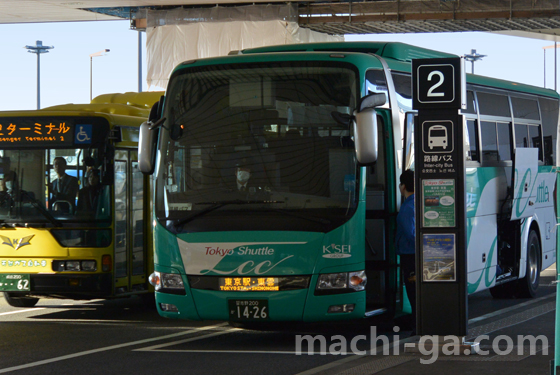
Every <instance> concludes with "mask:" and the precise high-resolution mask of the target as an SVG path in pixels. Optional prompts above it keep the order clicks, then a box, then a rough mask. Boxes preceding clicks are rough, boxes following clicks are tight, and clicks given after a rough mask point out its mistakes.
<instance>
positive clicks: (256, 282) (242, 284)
mask: <svg viewBox="0 0 560 375" xmlns="http://www.w3.org/2000/svg"><path fill="white" fill-rule="evenodd" d="M220 290H222V291H230V292H255V291H257V292H272V291H278V290H280V287H279V285H278V278H277V277H221V278H220Z"/></svg>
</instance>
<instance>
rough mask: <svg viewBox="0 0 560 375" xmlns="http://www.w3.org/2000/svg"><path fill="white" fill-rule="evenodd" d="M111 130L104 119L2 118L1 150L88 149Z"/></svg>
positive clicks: (58, 117) (70, 117)
mask: <svg viewBox="0 0 560 375" xmlns="http://www.w3.org/2000/svg"><path fill="white" fill-rule="evenodd" d="M108 130H109V124H108V122H107V120H106V119H104V118H102V117H72V116H37V117H29V116H25V117H23V116H22V117H0V148H15V147H22V146H23V147H37V148H42V147H44V148H52V147H68V148H73V147H80V145H83V146H84V147H86V146H89V145H91V144H92V143H93V142H94V140H96V142H103V141H104V139H105V136H106V134H107V131H108Z"/></svg>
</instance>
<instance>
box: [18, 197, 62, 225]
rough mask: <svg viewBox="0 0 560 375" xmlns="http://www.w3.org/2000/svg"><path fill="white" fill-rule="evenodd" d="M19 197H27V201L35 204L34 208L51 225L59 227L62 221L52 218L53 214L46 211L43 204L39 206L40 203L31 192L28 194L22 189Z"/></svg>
mask: <svg viewBox="0 0 560 375" xmlns="http://www.w3.org/2000/svg"><path fill="white" fill-rule="evenodd" d="M21 197H26V198H27V199H29V201H30V202H31V204H33V206H35V208H37V210H38V211H39V212H40V213H41V214H43V216H44V217H45V218H46V219H47V220H48V221H50V222H51V224H52V225H54V226H55V227H61V226H62V223H61V222H60V221H58V220H56V219H55V218H54V216H53V215H51V213H50V212H49V211H47V209H46V208H45V207H43V206H41V203H39V201H38V200H37V199H35V198H34V197H33V196H32V195H31V194H29V193H28V192H27V191H25V190H22V191H21Z"/></svg>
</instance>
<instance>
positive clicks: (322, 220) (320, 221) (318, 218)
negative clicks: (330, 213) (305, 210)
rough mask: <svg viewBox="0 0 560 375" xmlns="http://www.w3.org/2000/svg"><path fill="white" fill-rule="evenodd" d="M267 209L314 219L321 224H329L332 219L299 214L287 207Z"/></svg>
mask: <svg viewBox="0 0 560 375" xmlns="http://www.w3.org/2000/svg"><path fill="white" fill-rule="evenodd" d="M265 211H272V212H278V213H281V214H285V215H288V216H293V217H299V218H300V219H305V220H309V221H314V222H316V223H319V224H325V225H328V224H330V223H331V221H330V220H329V219H323V218H320V217H314V216H308V215H303V214H298V213H295V212H292V211H288V210H286V209H277V208H269V209H267V210H265Z"/></svg>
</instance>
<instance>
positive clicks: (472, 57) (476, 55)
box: [465, 49, 486, 74]
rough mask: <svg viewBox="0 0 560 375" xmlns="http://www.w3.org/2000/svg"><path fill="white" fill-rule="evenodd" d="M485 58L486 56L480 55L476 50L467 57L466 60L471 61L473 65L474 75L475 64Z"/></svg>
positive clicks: (472, 71)
mask: <svg viewBox="0 0 560 375" xmlns="http://www.w3.org/2000/svg"><path fill="white" fill-rule="evenodd" d="M483 57H486V55H481V54H479V53H476V50H475V49H471V53H470V54H466V55H465V60H467V61H470V62H471V64H472V65H471V73H472V74H474V62H475V61H478V60H482V58H483Z"/></svg>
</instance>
